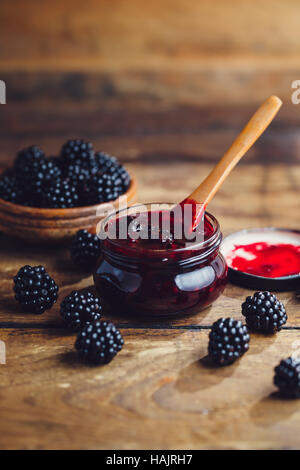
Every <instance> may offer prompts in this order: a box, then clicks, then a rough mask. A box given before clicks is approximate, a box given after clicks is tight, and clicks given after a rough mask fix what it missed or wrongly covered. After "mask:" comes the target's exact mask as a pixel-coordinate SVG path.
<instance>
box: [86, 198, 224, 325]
mask: <svg viewBox="0 0 300 470" xmlns="http://www.w3.org/2000/svg"><path fill="white" fill-rule="evenodd" d="M143 207H145V208H146V212H145V213H144V215H145V217H146V219H147V218H148V217H150V216H152V215H153V212H150V205H145V206H143ZM125 211H128V210H127V209H125ZM122 213H124V211H120V212H119V213H117V214H116V215H113V216H110V217H108V218H106V219H105V220H104V222H103V223H102V232H103V231H104V232H105V231H106V232H108V228H109V226H110V224H112V223H113V224H116V226H117V228H118V227H119V225H120V222H121V221H122V222H124V220H125V219H124V218H126V220H125V226H126V227H127V225H129V224H130V225H131V226H132V223H133V230H136V231H141V230H142V229H143V227H141V225H143V223H141V222H139V223H137V224H136V226H134V222H135V221H134V217H132V216H128V215H123V214H122ZM168 213H169V212H168ZM127 214H128V212H127ZM166 214H167V211H163V210H160V211H159V213H158V214H156V215H158V220H160V221H161V219H163V218H164V215H166ZM154 231H155V230H154ZM117 233H119V232H118V230H117ZM221 241H222V234H221V232H220V227H219V224H218V221H217V220H216V219H215V217H214V216H212V215H211V214H209V213H207V212H206V214H205V223H204V228H203V237H202V241H201V242H200V243H199V242H195V243H192V244H191V243H188V242H187V240H185V239H174V237H173V232H172V229H171V230H169V231H164V230H163V229H159V226H158V231H157V233H156V238H155V239H153V238H150V239H149V238H148V239H146V238H137V239H134V238H132V232H131V235H130V236H129V231H128V233H127V237H125V238H123V239H121V238H118V237H116V238H110V237H109V236H107V237H106V238H105V239H103V240H102V242H101V243H102V250H101V255H100V258H99V260H98V264H97V268H96V271H95V273H94V281H95V286H96V288H97V290H98V292H99V294H100V295H101V297H102V298H103V299H104V300H106V301H107V302H108V304H109V305H110V306H111V307H112V308H113V310H115V311H116V313H118V314H120V313H128V314H135V315H141V316H146V317H147V318H149V317H153V316H160V317H163V316H176V315H186V314H193V313H197V312H199V310H202V309H204V308H205V307H208V306H209V305H211V304H212V303H213V302H214V301H215V300H216V299H217V298H218V297H219V296H220V294H221V293H222V292H223V290H224V287H225V284H226V279H227V265H226V261H225V259H224V258H223V256H222V254H221V253H220V252H219V247H220V243H221Z"/></svg>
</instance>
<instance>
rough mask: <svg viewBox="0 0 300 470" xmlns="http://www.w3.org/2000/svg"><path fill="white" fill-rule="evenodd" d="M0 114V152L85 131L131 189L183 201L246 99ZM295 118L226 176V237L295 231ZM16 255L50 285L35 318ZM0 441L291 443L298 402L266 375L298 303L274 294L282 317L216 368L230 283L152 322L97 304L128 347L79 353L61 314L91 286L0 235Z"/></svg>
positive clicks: (4, 156)
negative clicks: (215, 295)
mask: <svg viewBox="0 0 300 470" xmlns="http://www.w3.org/2000/svg"><path fill="white" fill-rule="evenodd" d="M0 110H1V114H0V137H1V143H2V147H1V154H0V161H1V163H3V164H6V163H8V162H10V161H12V158H13V156H14V154H15V152H16V151H17V150H19V149H20V148H22V147H23V146H24V145H29V144H32V143H34V142H35V143H37V144H39V145H41V146H42V147H43V148H44V149H45V151H46V152H47V153H48V154H49V153H53V154H55V153H57V152H58V149H59V148H60V146H61V145H62V143H63V142H64V140H66V139H67V138H68V137H74V136H79V137H81V136H82V137H86V138H89V139H91V140H92V141H94V142H95V146H96V148H97V150H98V149H99V150H105V151H108V152H111V153H115V154H116V155H117V156H119V157H120V158H121V160H122V161H123V162H125V163H126V165H127V166H128V169H129V170H130V171H131V172H132V173H133V174H134V175H135V177H136V179H137V182H138V188H139V194H138V196H139V200H140V201H142V202H144V201H145V202H149V201H165V200H166V199H169V198H170V194H171V197H172V199H173V201H174V202H175V201H180V200H181V199H183V197H184V196H186V195H187V194H188V193H189V192H190V191H191V190H192V189H193V188H194V187H196V186H197V184H199V182H200V181H201V179H202V178H203V177H204V176H205V175H206V174H207V173H208V171H209V170H210V169H211V168H212V165H213V163H214V161H216V159H218V158H219V156H220V155H221V154H222V153H223V151H224V150H225V149H226V147H227V146H228V145H229V144H230V143H231V141H232V139H233V137H234V136H236V134H237V132H238V131H239V130H240V129H241V127H242V125H243V124H244V123H245V122H246V120H247V118H248V117H249V115H251V112H252V111H254V108H252V107H251V109H250V107H248V106H247V107H245V108H243V107H241V106H238V107H234V106H233V107H231V108H228V109H226V107H218V108H192V107H183V108H180V107H174V108H172V107H170V106H167V107H164V106H162V107H160V106H158V107H157V108H156V109H154V107H153V106H152V105H151V106H150V105H145V106H141V107H139V108H135V107H134V106H133V105H132V104H131V105H128V106H126V107H123V104H119V105H118V106H117V104H116V105H114V106H112V108H107V107H106V108H105V107H104V108H103V109H102V108H101V109H98V105H97V104H96V105H95V103H94V104H93V105H88V104H86V103H85V104H84V106H82V107H81V108H80V110H79V108H78V105H76V103H73V104H72V105H70V106H65V105H63V104H61V105H60V106H58V107H56V105H55V103H53V104H52V105H51V106H50V105H49V104H47V105H45V106H44V107H43V108H41V107H40V106H35V105H33V106H31V107H27V106H25V105H20V104H19V105H6V106H3V107H2V108H1V109H0ZM298 123H299V117H298V114H297V107H292V106H291V107H286V108H285V109H284V110H283V112H282V115H280V116H279V117H278V120H276V121H275V122H274V123H273V124H272V127H271V128H270V130H269V131H268V133H266V134H265V135H264V136H262V139H261V140H260V141H259V142H258V143H257V144H256V146H255V147H254V148H253V150H252V151H251V152H249V154H248V155H247V156H246V157H245V159H244V162H243V163H241V165H239V166H238V167H237V168H236V169H235V170H234V171H233V173H232V174H231V175H230V177H229V178H228V180H227V181H226V182H225V183H224V185H223V186H222V188H221V190H220V193H218V196H217V197H216V198H215V199H214V200H213V201H212V203H211V204H210V206H209V210H210V211H211V212H212V213H213V214H214V215H215V216H216V217H217V218H218V220H219V221H220V224H221V227H222V231H223V233H224V235H227V234H229V233H231V232H233V231H235V230H239V229H242V228H245V227H256V226H260V227H263V226H270V225H272V226H279V227H290V228H299V226H300V218H299V217H300V216H299V189H300V169H299V164H298V163H299V158H300V155H299V135H298V134H299V131H298ZM25 264H34V265H35V264H44V265H45V266H46V267H47V270H48V271H49V273H50V274H51V275H53V277H54V278H55V280H56V282H57V283H58V284H59V286H60V297H59V301H58V303H57V304H56V305H55V306H54V307H53V308H52V309H51V310H50V311H48V312H45V313H44V314H43V315H28V314H24V313H21V312H20V309H19V306H18V304H17V303H16V302H15V300H14V298H13V292H12V277H13V276H14V275H15V274H16V272H17V271H18V269H19V268H20V267H21V266H23V265H25ZM0 281H1V282H0V340H1V341H4V342H5V345H6V353H7V361H6V365H3V364H0V380H1V387H0V398H1V399H0V415H1V420H0V448H2V449H15V448H17V449H24V448H25V449H55V448H58V449H69V448H73V449H79V448H80V449H151V448H157V449H176V448H180V449H190V448H194V449H198V448H199V449H249V448H258V449H265V448H272V449H278V448H283V449H286V448H297V449H298V448H300V442H299V433H298V429H299V422H300V415H299V403H298V401H282V400H280V399H279V397H278V395H277V394H276V393H275V394H274V392H275V388H274V386H273V384H272V377H273V368H274V366H275V365H276V364H277V362H278V361H279V360H280V359H281V358H283V357H287V356H288V355H290V354H291V353H294V352H297V348H298V347H299V339H300V308H299V307H300V303H299V299H298V300H297V299H296V297H295V295H294V293H285V292H283V293H280V294H279V298H280V300H282V301H283V302H284V303H285V305H286V307H287V313H288V316H289V318H288V323H287V324H286V326H285V328H284V329H283V330H282V331H281V332H280V333H279V334H277V335H276V336H268V337H265V336H261V335H252V337H251V344H250V350H249V352H248V353H247V354H246V355H245V356H244V357H243V358H242V359H241V360H240V361H238V362H237V363H236V364H235V365H233V366H232V367H227V368H222V369H216V368H212V367H211V365H210V364H209V362H208V361H207V359H205V356H206V354H207V336H208V333H209V329H210V326H211V324H212V323H213V322H214V321H215V320H216V319H217V318H219V317H221V316H233V317H235V318H242V317H241V313H240V309H241V303H242V301H243V300H244V298H245V297H246V296H247V295H249V293H250V291H248V290H247V289H241V288H239V287H235V286H232V285H230V284H229V285H228V286H227V288H226V290H225V292H224V294H223V295H222V296H221V297H220V298H219V299H218V301H217V302H216V303H215V304H214V305H213V306H212V307H211V308H209V309H207V310H205V311H203V312H200V313H199V314H197V315H194V316H193V317H187V318H181V319H177V320H176V319H175V320H173V321H166V320H164V321H163V322H158V321H155V323H153V322H149V321H146V320H145V319H139V318H124V317H122V316H121V315H120V314H121V313H122V312H121V310H120V312H116V313H115V314H114V315H112V314H111V313H107V312H106V313H105V316H104V317H105V318H107V319H112V320H113V321H114V322H115V323H117V324H118V325H119V326H121V327H122V334H123V335H124V338H125V346H124V349H123V350H122V351H121V353H120V354H119V355H118V356H117V357H116V358H115V360H114V361H113V362H112V363H111V364H109V365H107V366H105V367H88V366H86V365H84V364H82V363H80V362H78V359H77V356H76V354H75V353H74V350H73V344H74V341H75V337H74V335H73V334H72V333H69V332H67V331H66V330H65V329H64V327H63V325H62V322H61V319H60V316H59V303H60V300H61V299H62V298H63V296H64V295H67V294H68V293H69V292H71V290H73V289H84V288H88V287H90V286H91V285H92V278H91V276H87V275H86V274H85V273H83V272H81V271H79V270H78V269H77V268H76V267H75V266H74V265H73V264H72V263H71V261H70V257H69V253H68V250H66V249H61V248H59V249H58V248H55V247H47V249H45V247H39V246H31V245H26V244H24V243H23V242H20V241H17V240H14V239H12V238H11V237H7V236H5V235H4V234H1V235H0Z"/></svg>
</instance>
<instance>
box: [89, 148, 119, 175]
mask: <svg viewBox="0 0 300 470" xmlns="http://www.w3.org/2000/svg"><path fill="white" fill-rule="evenodd" d="M95 160H96V162H97V166H98V169H99V171H101V172H102V173H105V170H107V169H108V168H110V167H112V166H116V165H119V162H118V160H117V158H116V157H113V156H111V155H108V154H107V153H105V152H97V153H96V154H95Z"/></svg>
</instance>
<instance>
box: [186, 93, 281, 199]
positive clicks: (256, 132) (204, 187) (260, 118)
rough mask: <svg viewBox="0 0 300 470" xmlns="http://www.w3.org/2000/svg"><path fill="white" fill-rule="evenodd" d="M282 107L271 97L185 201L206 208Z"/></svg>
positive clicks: (278, 101) (278, 100)
mask: <svg viewBox="0 0 300 470" xmlns="http://www.w3.org/2000/svg"><path fill="white" fill-rule="evenodd" d="M281 105H282V101H281V100H280V99H279V98H277V96H270V98H268V99H267V100H266V101H265V102H264V103H263V104H262V105H261V106H260V107H259V108H258V109H257V111H256V112H255V113H254V114H253V116H252V117H251V119H250V120H249V121H248V123H247V124H246V126H245V127H244V129H243V130H242V131H241V133H240V134H239V135H238V137H237V138H236V139H235V140H234V142H233V143H232V145H231V146H230V148H229V149H228V150H227V152H226V153H225V154H224V155H223V157H222V158H221V160H220V161H219V163H218V164H217V165H216V166H215V167H214V168H213V170H212V171H211V172H210V173H209V175H208V176H207V177H206V178H205V180H204V181H202V183H201V184H200V185H199V186H198V187H197V188H196V189H195V190H194V191H193V192H192V193H191V194H190V196H188V197H187V198H186V199H185V201H187V200H191V201H194V202H196V203H198V204H203V205H204V207H206V206H207V204H208V203H209V201H210V200H211V199H212V198H213V197H214V195H215V194H216V192H217V191H218V189H219V188H220V186H221V185H222V183H223V182H224V180H225V179H226V178H227V176H228V175H229V174H230V172H231V171H232V170H233V168H234V167H235V165H236V164H237V163H238V162H239V161H240V159H241V158H242V157H243V155H245V153H246V152H247V150H249V148H250V147H251V146H252V145H253V144H254V142H256V140H257V139H258V138H259V137H260V136H261V134H262V133H263V132H264V130H265V129H266V128H267V127H268V125H269V124H270V123H271V121H272V120H273V119H274V117H275V116H276V114H277V112H278V111H279V109H280V107H281Z"/></svg>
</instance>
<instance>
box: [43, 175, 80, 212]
mask: <svg viewBox="0 0 300 470" xmlns="http://www.w3.org/2000/svg"><path fill="white" fill-rule="evenodd" d="M78 199H79V198H78V194H77V191H76V187H75V186H73V185H72V184H71V183H70V182H69V181H68V180H64V179H58V180H56V181H55V182H54V183H52V184H51V185H50V186H49V187H48V188H47V189H46V190H45V192H43V194H42V206H43V207H48V208H58V209H65V208H67V207H76V206H77V205H78Z"/></svg>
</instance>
